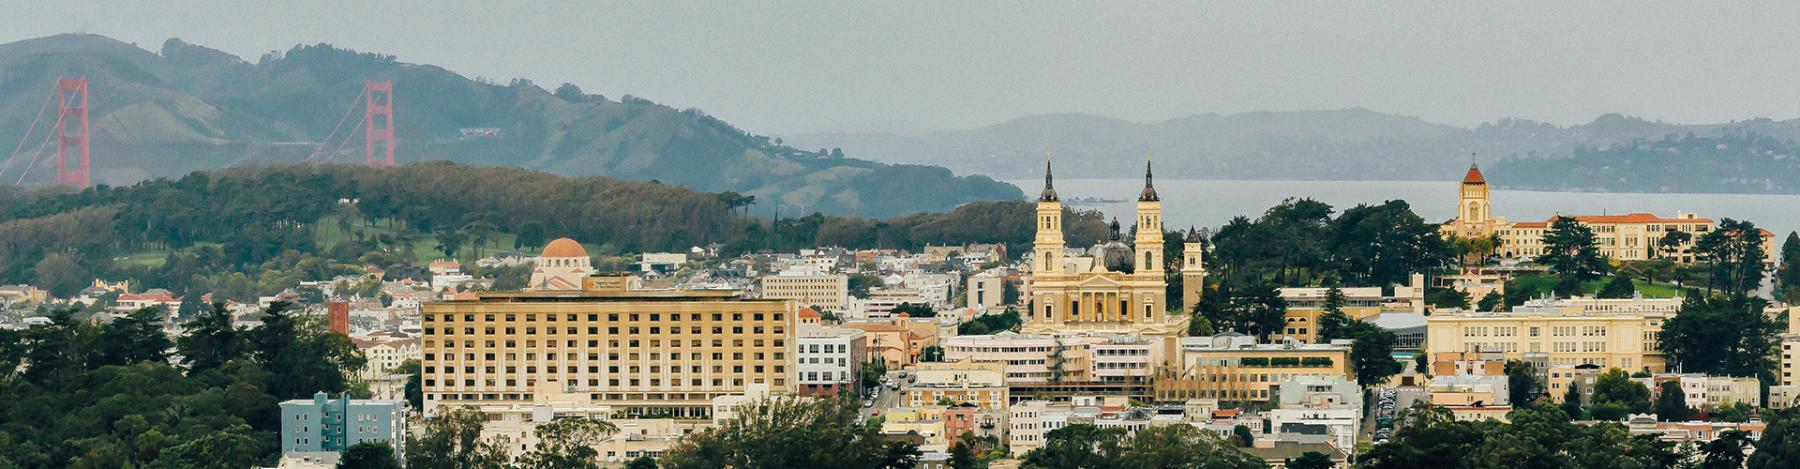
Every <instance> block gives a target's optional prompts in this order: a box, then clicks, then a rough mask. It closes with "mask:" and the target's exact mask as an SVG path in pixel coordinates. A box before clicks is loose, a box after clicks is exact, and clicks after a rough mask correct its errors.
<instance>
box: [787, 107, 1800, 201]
mask: <svg viewBox="0 0 1800 469" xmlns="http://www.w3.org/2000/svg"><path fill="white" fill-rule="evenodd" d="M1683 136H1695V137H1697V138H1701V139H1740V140H1748V141H1749V142H1746V143H1748V144H1730V143H1729V142H1726V143H1725V144H1723V145H1721V146H1718V147H1717V148H1713V149H1704V150H1702V149H1699V148H1692V149H1685V150H1684V149H1680V148H1676V149H1675V150H1671V148H1675V147H1680V146H1681V145H1680V144H1676V145H1664V144H1660V143H1653V142H1659V141H1668V140H1680V139H1682V138H1683ZM1795 139H1800V120H1787V121H1774V120H1770V119H1751V120H1744V121H1737V122H1730V123H1724V124H1697V125H1689V124H1671V123H1665V122H1656V121H1649V120H1644V119H1640V118H1636V117H1630V116H1623V115H1618V114H1607V115H1603V116H1599V117H1597V118H1595V119H1594V120H1593V121H1592V122H1588V123H1585V124H1579V125H1570V126H1559V125H1553V124H1549V123H1544V122H1537V121H1531V120H1526V119H1501V120H1498V121H1494V122H1489V123H1484V124H1481V125H1478V126H1475V127H1473V128H1462V127H1456V126H1450V125H1444V124H1437V123H1431V122H1427V121H1424V120H1421V119H1418V118H1415V117H1409V116H1401V115H1394V114H1386V113H1381V112H1375V111H1371V110H1368V109H1361V108H1353V109H1342V110H1328V111H1287V112H1246V113H1238V114H1210V113H1209V114H1200V115H1195V116H1190V117H1184V118H1178V119H1170V120H1167V121H1162V122H1156V123H1149V124H1142V123H1135V122H1128V121H1123V120H1118V119H1111V118H1106V117H1100V116H1092V115H1084V114H1046V115H1038V116H1029V117H1023V118H1019V119H1014V120H1011V121H1007V122H1004V123H1000V124H996V125H993V126H988V127H983V128H978V129H972V130H967V131H958V132H940V133H934V134H929V135H922V136H905V135H892V134H816V135H795V136H790V137H787V142H789V143H791V144H795V145H798V146H802V147H810V146H828V147H842V148H844V150H845V151H849V152H852V153H854V154H857V155H862V156H865V157H868V158H871V159H875V160H878V161H884V162H890V163H916V164H931V165H939V166H944V167H946V168H950V169H951V170H953V171H957V172H958V173H965V174H986V175H990V176H993V177H997V178H1002V179H1008V178H1019V179H1023V178H1028V177H1032V176H1033V174H1032V171H1033V168H1036V167H1037V166H1039V165H1041V163H1039V162H1040V161H1041V160H1042V159H1043V155H1044V152H1045V151H1052V152H1054V154H1055V158H1056V165H1057V169H1059V170H1064V171H1059V172H1063V173H1064V174H1068V175H1069V177H1076V178H1130V177H1136V175H1137V172H1138V171H1139V169H1137V168H1139V167H1140V166H1141V165H1140V164H1139V162H1140V161H1142V159H1143V158H1144V152H1145V151H1147V150H1154V151H1155V156H1156V161H1157V175H1159V176H1163V177H1174V178H1193V179H1263V180H1268V179H1274V180H1455V179H1456V178H1459V177H1461V176H1462V171H1463V169H1466V168H1467V167H1468V166H1469V163H1470V162H1471V161H1473V162H1478V163H1481V164H1482V165H1483V167H1506V166H1511V167H1516V168H1521V171H1520V172H1518V173H1515V174H1512V175H1510V176H1502V177H1495V178H1494V181H1493V182H1494V183H1495V184H1496V185H1497V186H1500V187H1505V188H1529V189H1584V190H1606V191H1657V190H1659V189H1658V187H1662V186H1664V185H1665V183H1667V184H1666V185H1667V186H1668V187H1669V188H1668V189H1667V190H1677V191H1692V192H1772V193H1795V192H1800V187H1796V186H1794V185H1793V184H1792V183H1791V182H1789V181H1790V180H1792V179H1794V178H1796V177H1800V172H1795V171H1792V170H1791V169H1785V168H1791V167H1792V166H1791V165H1792V161H1793V160H1792V158H1790V157H1788V156H1787V155H1789V154H1791V152H1785V151H1784V150H1783V149H1780V148H1772V147H1774V146H1787V147H1792V146H1793V142H1794V141H1795ZM1695 142H1696V143H1718V142H1703V141H1699V140H1696V141H1695ZM1615 148H1616V149H1617V150H1609V149H1615ZM1652 151H1655V152H1665V153H1668V152H1671V151H1673V152H1678V154H1674V153H1671V154H1674V156H1675V159H1674V160H1669V161H1663V160H1667V159H1668V158H1667V157H1651V156H1650V155H1648V153H1649V152H1652ZM1627 155H1639V156H1635V157H1633V156H1627ZM1659 158H1660V159H1659ZM1631 159H1636V160H1642V161H1647V162H1648V161H1655V162H1657V163H1658V164H1654V165H1637V166H1632V173H1633V177H1632V178H1629V179H1628V180H1620V179H1619V178H1617V177H1614V176H1615V175H1614V174H1613V173H1614V172H1613V171H1612V170H1610V169H1608V168H1618V167H1620V166H1618V163H1619V162H1620V161H1625V160H1631ZM1664 162H1669V163H1676V162H1678V163H1679V164H1662V163H1664ZM1526 168H1529V169H1530V171H1526V170H1525V169H1526ZM1562 169H1567V170H1569V171H1566V172H1563V171H1561V170H1562ZM1539 170H1543V171H1550V172H1543V171H1539ZM1763 170H1781V171H1775V172H1762V171H1763ZM1694 175H1701V176H1702V177H1691V176H1694ZM1497 176H1499V175H1498V174H1497ZM1646 181H1649V182H1654V184H1653V185H1651V186H1649V187H1644V186H1643V185H1642V183H1644V182H1646Z"/></svg>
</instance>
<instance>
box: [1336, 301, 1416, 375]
mask: <svg viewBox="0 0 1800 469" xmlns="http://www.w3.org/2000/svg"><path fill="white" fill-rule="evenodd" d="M1318 326H1319V331H1318V332H1319V340H1321V341H1330V340H1335V339H1350V340H1352V341H1354V342H1353V343H1352V344H1351V347H1350V362H1351V363H1350V364H1351V368H1353V369H1355V370H1356V382H1357V383H1359V384H1362V385H1363V386H1364V387H1371V386H1378V385H1380V384H1381V383H1382V382H1383V381H1386V380H1387V378H1388V377H1389V376H1393V375H1396V374H1399V373H1400V371H1401V370H1402V369H1403V365H1401V364H1400V361H1398V360H1395V359H1394V340H1395V337H1394V333H1393V332H1392V331H1389V330H1387V329H1382V328H1381V327H1380V326H1376V325H1374V324H1370V323H1367V322H1363V321H1360V320H1356V319H1351V318H1349V317H1347V316H1345V315H1344V314H1343V313H1325V314H1324V315H1321V316H1320V317H1319V324H1318Z"/></svg>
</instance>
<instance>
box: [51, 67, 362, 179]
mask: <svg viewBox="0 0 1800 469" xmlns="http://www.w3.org/2000/svg"><path fill="white" fill-rule="evenodd" d="M56 95H57V106H58V107H59V108H60V109H58V110H59V111H60V112H59V113H58V114H57V115H58V118H57V119H56V182H57V183H58V184H62V185H65V186H74V187H77V188H84V189H85V188H87V187H88V186H91V185H93V180H92V179H89V178H88V81H87V77H85V76H84V77H81V78H76V79H68V78H62V77H57V79H56ZM71 121H73V122H71ZM71 127H73V129H71ZM390 132H391V131H390ZM389 135H392V134H391V133H390V134H389ZM389 138H392V137H389ZM71 152H76V153H79V154H77V155H71V154H70V153H71ZM70 157H79V158H80V159H79V160H76V161H69V159H70ZM390 157H391V156H390ZM390 161H391V160H390Z"/></svg>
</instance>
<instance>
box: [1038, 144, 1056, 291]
mask: <svg viewBox="0 0 1800 469" xmlns="http://www.w3.org/2000/svg"><path fill="white" fill-rule="evenodd" d="M1062 227H1063V222H1062V201H1061V199H1059V198H1057V197H1056V186H1055V184H1054V179H1053V176H1052V175H1051V173H1050V156H1049V155H1044V192H1042V193H1040V194H1038V202H1037V237H1036V238H1035V239H1033V240H1032V243H1031V245H1032V253H1033V261H1034V262H1035V264H1034V265H1033V266H1032V269H1031V270H1032V272H1035V274H1036V275H1039V276H1043V275H1054V274H1060V273H1062V270H1063V233H1062Z"/></svg>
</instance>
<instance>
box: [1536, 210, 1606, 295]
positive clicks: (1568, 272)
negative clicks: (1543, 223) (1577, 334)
mask: <svg viewBox="0 0 1800 469" xmlns="http://www.w3.org/2000/svg"><path fill="white" fill-rule="evenodd" d="M1537 261H1538V263H1541V264H1544V265H1547V266H1549V267H1550V270H1551V271H1554V272H1556V276H1557V278H1558V279H1559V281H1558V282H1557V284H1556V295H1557V296H1559V297H1569V296H1579V295H1581V293H1582V291H1581V282H1586V281H1588V280H1593V279H1597V278H1600V276H1601V275H1603V274H1605V273H1606V271H1607V263H1606V257H1605V256H1602V255H1601V254H1600V242H1599V239H1598V238H1597V237H1596V236H1595V235H1594V229H1593V228H1591V227H1589V226H1587V224H1585V223H1582V222H1580V221H1577V220H1576V219H1574V218H1571V217H1560V216H1559V217H1556V219H1555V220H1552V221H1551V222H1550V228H1549V229H1548V230H1545V231H1544V254H1543V255H1541V256H1538V259H1537Z"/></svg>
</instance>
